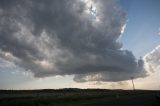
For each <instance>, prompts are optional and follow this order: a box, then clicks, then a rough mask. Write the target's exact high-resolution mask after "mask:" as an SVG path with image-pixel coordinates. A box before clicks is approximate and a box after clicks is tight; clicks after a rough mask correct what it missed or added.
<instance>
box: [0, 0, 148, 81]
mask: <svg viewBox="0 0 160 106" xmlns="http://www.w3.org/2000/svg"><path fill="white" fill-rule="evenodd" d="M0 17H1V18H0V58H1V59H3V60H6V61H9V62H12V63H14V64H15V65H17V66H18V67H21V68H23V69H25V70H26V71H30V72H32V73H33V74H34V76H35V77H40V78H43V77H48V76H55V75H74V76H75V77H74V81H76V82H86V81H123V80H128V79H130V78H131V77H134V78H140V77H145V76H146V71H145V69H144V61H143V59H139V60H137V59H136V58H135V56H134V55H133V53H132V52H131V51H129V50H123V49H122V43H121V42H120V41H119V38H120V36H121V34H122V32H123V31H124V26H125V25H126V14H125V13H124V11H123V10H122V9H121V8H120V6H119V5H118V3H117V2H116V1H115V0H14V1H12V0H1V1H0ZM1 59H0V60H1Z"/></svg>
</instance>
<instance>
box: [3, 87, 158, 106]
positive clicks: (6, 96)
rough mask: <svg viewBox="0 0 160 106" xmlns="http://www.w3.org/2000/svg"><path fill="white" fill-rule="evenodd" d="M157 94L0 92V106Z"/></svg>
mask: <svg viewBox="0 0 160 106" xmlns="http://www.w3.org/2000/svg"><path fill="white" fill-rule="evenodd" d="M158 92H159V91H146V90H135V91H133V90H106V89H59V90H51V89H45V90H0V106H83V105H88V104H94V103H97V102H100V103H101V102H107V101H109V102H110V101H117V100H119V101H120V100H130V99H131V98H134V97H137V96H139V95H156V94H157V93H158ZM147 105H148V106H152V105H153V106H156V105H157V106H160V104H159V101H158V100H157V101H150V102H149V103H148V104H146V106H147Z"/></svg>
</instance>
